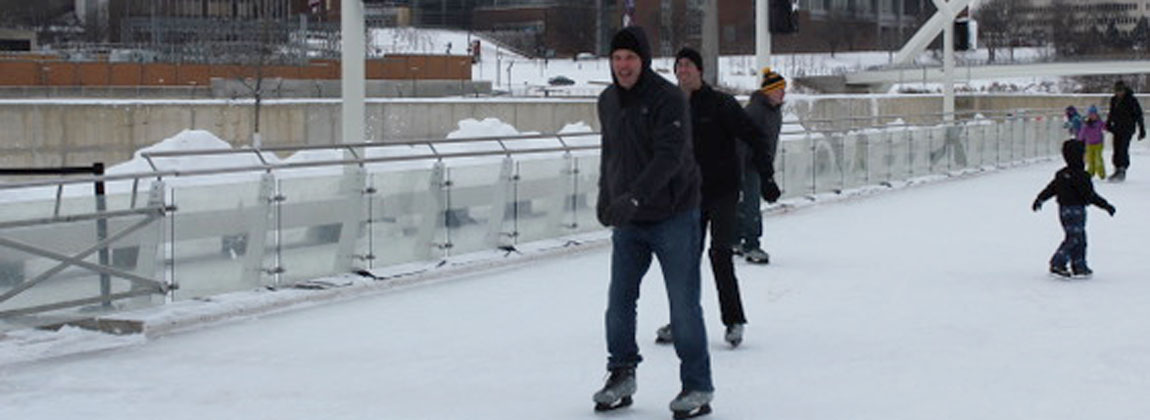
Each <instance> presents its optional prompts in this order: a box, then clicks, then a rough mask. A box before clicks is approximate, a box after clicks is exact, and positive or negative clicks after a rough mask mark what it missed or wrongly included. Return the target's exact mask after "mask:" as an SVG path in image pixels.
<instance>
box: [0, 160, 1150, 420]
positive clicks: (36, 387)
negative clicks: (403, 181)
mask: <svg viewBox="0 0 1150 420" xmlns="http://www.w3.org/2000/svg"><path fill="white" fill-rule="evenodd" d="M1144 149H1145V147H1144V145H1141V144H1139V145H1138V150H1139V153H1137V154H1136V155H1135V156H1134V162H1133V165H1132V168H1133V169H1132V172H1131V173H1130V178H1129V180H1128V181H1127V182H1126V183H1124V184H1109V183H1101V182H1100V183H1097V184H1096V186H1097V188H1098V189H1099V191H1100V192H1101V194H1103V195H1104V196H1105V197H1106V198H1108V199H1110V200H1111V202H1113V203H1114V204H1115V205H1116V206H1117V207H1118V213H1117V215H1116V217H1114V218H1110V217H1108V216H1106V215H1105V213H1104V212H1101V211H1098V210H1096V209H1092V210H1090V213H1089V221H1088V227H1087V229H1088V232H1089V238H1090V239H1089V240H1090V247H1089V253H1090V254H1089V259H1090V262H1091V265H1092V266H1093V268H1094V270H1095V273H1096V274H1095V277H1094V278H1093V279H1091V280H1075V281H1063V280H1054V279H1052V278H1050V277H1049V276H1048V275H1047V274H1046V272H1045V270H1046V263H1047V259H1048V258H1049V255H1050V253H1051V251H1052V250H1053V249H1054V247H1055V246H1056V245H1057V243H1058V241H1060V240H1061V236H1062V235H1061V230H1060V229H1059V227H1058V221H1057V211H1056V208H1057V206H1056V204H1055V203H1054V202H1048V203H1047V205H1046V207H1045V208H1044V209H1043V210H1042V211H1041V212H1039V213H1033V212H1031V211H1030V209H1029V206H1030V202H1031V200H1032V199H1033V197H1034V195H1035V194H1036V193H1037V191H1038V190H1039V189H1041V188H1042V187H1043V186H1044V185H1045V184H1046V183H1047V182H1048V181H1049V179H1050V178H1051V176H1052V174H1053V172H1054V171H1055V170H1056V169H1058V167H1059V166H1060V165H1059V164H1058V163H1056V162H1049V163H1042V164H1037V165H1032V166H1024V167H1018V168H1014V169H1007V170H1002V171H995V172H991V173H988V174H985V175H976V176H972V177H966V178H959V179H955V180H952V181H947V182H941V183H934V184H927V185H921V186H917V187H912V188H905V189H900V190H896V191H892V192H889V193H886V194H881V195H877V196H871V197H870V198H863V199H850V200H844V201H839V202H836V203H832V204H822V205H817V206H813V207H804V208H802V209H801V210H797V211H793V212H787V213H781V214H772V215H769V216H768V217H767V218H766V224H765V231H766V232H767V235H766V239H767V241H766V245H767V249H768V250H769V251H770V252H771V253H772V254H773V257H774V258H772V265H770V266H751V265H747V264H742V263H740V264H738V265H737V270H738V273H739V275H740V278H741V285H742V289H743V290H742V291H743V297H744V300H745V304H746V306H747V311H748V318H749V320H750V324H749V325H748V332H747V341H746V342H745V343H744V345H743V346H742V347H740V348H738V349H736V350H731V349H729V348H728V347H727V346H726V345H725V344H724V343H723V342H722V341H721V333H720V331H721V326H720V324H719V320H718V312H717V308H716V297H715V295H714V289H713V287H712V286H711V284H712V282H711V276H710V274H709V268H708V267H707V266H706V265H704V268H703V270H704V275H703V282H704V288H703V290H704V295H703V306H704V311H705V312H706V316H707V320H708V322H707V326H708V327H709V334H710V349H711V353H712V363H713V367H714V376H715V383H716V386H717V388H718V389H717V393H716V397H715V402H714V407H715V413H713V414H712V415H711V416H710V417H709V418H711V419H715V420H719V419H757V418H779V419H861V420H865V419H876V420H879V419H881V420H899V419H908V420H909V419H914V420H918V419H1004V420H1005V419H1010V420H1015V419H1068V420H1069V419H1074V420H1077V419H1083V418H1099V419H1108V420H1109V419H1141V418H1144V416H1145V413H1146V412H1147V411H1150V400H1147V399H1146V398H1145V395H1146V394H1147V392H1148V391H1150V336H1148V335H1147V334H1145V329H1146V328H1145V325H1144V323H1145V320H1146V319H1148V318H1150V307H1148V306H1147V305H1145V302H1144V301H1145V299H1144V296H1145V295H1146V294H1147V293H1150V283H1147V282H1146V281H1144V280H1145V275H1144V273H1143V271H1144V264H1143V262H1144V260H1145V258H1144V253H1145V252H1144V251H1143V249H1144V246H1143V245H1144V244H1143V242H1144V238H1146V237H1150V225H1148V224H1146V223H1145V221H1144V217H1142V216H1141V215H1144V214H1146V213H1147V212H1150V194H1147V189H1148V188H1150V170H1140V169H1139V168H1143V169H1145V168H1147V167H1150V159H1147V154H1146V153H1145V151H1144ZM608 266H609V251H608V249H607V248H606V247H604V248H602V249H599V250H593V251H590V252H586V253H583V254H578V255H572V256H566V257H563V258H553V259H546V260H540V261H537V262H535V263H533V264H530V265H527V266H516V267H507V268H495V269H489V270H471V271H470V272H469V273H466V274H461V275H458V276H453V277H451V278H448V279H445V280H441V281H436V282H431V283H425V284H422V285H418V286H409V287H403V288H399V289H396V290H392V291H389V292H385V293H378V294H372V295H370V296H365V297H362V298H359V299H354V300H346V301H341V302H339V303H337V304H331V305H321V306H312V307H308V308H305V309H300V310H297V311H289V312H280V313H276V314H271V315H264V316H260V317H251V318H243V319H239V320H236V321H234V322H230V323H226V324H223V325H215V326H213V327H211V328H203V329H199V330H192V331H186V332H183V333H177V334H172V335H167V336H163V337H161V338H159V339H155V340H149V341H146V342H139V343H135V344H134V345H130V346H128V347H122V348H119V349H116V350H109V351H103V352H100V353H95V354H86V355H77V356H72V357H67V358H57V359H50V360H43V361H39V362H30V363H22V364H0V418H5V419H8V418H11V419H72V418H85V419H116V420H130V419H151V418H155V416H157V415H161V416H163V417H164V418H167V419H196V420H199V419H205V418H250V419H276V420H292V419H301V420H304V419H306V420H313V419H316V418H330V419H368V418H371V419H380V418H382V419H459V418H467V419H478V420H484V419H501V420H502V419H541V418H546V419H558V420H564V419H587V418H599V417H602V416H597V415H595V414H593V413H592V410H591V407H592V403H591V399H590V396H591V393H592V392H593V391H594V390H595V389H596V388H598V387H599V386H600V385H601V383H602V380H603V378H604V373H605V372H604V371H603V366H604V363H605V356H606V354H605V348H604V347H605V345H604V340H603V323H602V316H603V310H604V307H605V304H606V290H605V289H606V285H607V275H608ZM642 295H643V297H642V299H641V300H640V306H639V332H640V336H639V337H638V338H639V342H640V346H641V349H642V352H643V355H644V357H645V362H644V363H643V364H642V365H641V366H640V368H639V373H638V379H639V392H638V394H637V395H636V402H635V405H634V406H633V407H631V408H629V409H626V410H624V411H621V412H618V413H614V414H610V415H607V417H610V418H616V419H648V418H669V417H670V413H669V412H668V411H667V408H666V404H667V402H668V401H669V400H670V399H671V398H672V397H673V396H674V395H675V393H676V392H678V390H679V388H678V380H677V369H676V366H677V362H676V359H675V356H674V351H673V350H672V349H671V348H669V347H664V346H657V345H655V344H653V343H652V341H653V335H654V330H655V329H656V328H657V327H658V326H660V325H662V324H663V323H664V322H666V311H667V306H666V299H665V297H664V292H663V289H662V283H661V279H660V274H659V272H658V269H657V267H653V268H652V271H651V272H650V273H649V274H648V276H647V278H646V281H645V282H644V285H643V294H642ZM65 334H72V332H65ZM0 357H8V356H7V355H6V354H3V355H0Z"/></svg>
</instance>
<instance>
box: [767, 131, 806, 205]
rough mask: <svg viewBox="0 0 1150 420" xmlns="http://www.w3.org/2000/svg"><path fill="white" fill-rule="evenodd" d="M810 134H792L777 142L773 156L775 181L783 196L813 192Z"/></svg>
mask: <svg viewBox="0 0 1150 420" xmlns="http://www.w3.org/2000/svg"><path fill="white" fill-rule="evenodd" d="M812 137H813V135H811V136H793V137H791V138H788V139H787V140H786V141H780V142H779V149H778V155H777V156H775V182H776V183H778V184H779V188H780V189H782V190H783V197H784V198H790V197H802V196H804V195H808V194H811V193H813V192H814V178H813V177H814V167H815V166H814V162H813V161H812V160H813V157H814V154H812V153H811V148H812V146H811V145H812V144H813V142H814V140H813V138H812Z"/></svg>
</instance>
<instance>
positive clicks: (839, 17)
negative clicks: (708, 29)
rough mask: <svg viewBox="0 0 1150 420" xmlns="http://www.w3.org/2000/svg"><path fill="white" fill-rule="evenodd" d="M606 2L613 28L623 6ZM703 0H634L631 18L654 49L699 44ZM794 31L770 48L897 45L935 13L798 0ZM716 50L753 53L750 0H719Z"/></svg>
mask: <svg viewBox="0 0 1150 420" xmlns="http://www.w3.org/2000/svg"><path fill="white" fill-rule="evenodd" d="M615 3H616V4H609V5H607V8H609V9H610V8H612V7H613V8H614V10H610V11H609V13H607V14H606V15H605V16H602V17H601V19H603V22H604V23H605V24H606V25H608V26H610V27H611V28H613V29H612V30H616V29H618V27H619V25H620V23H621V20H620V19H619V18H618V17H620V16H622V14H623V11H622V9H621V8H620V5H619V4H618V3H619V2H615ZM703 5H704V1H703V0H635V12H634V19H635V22H636V23H637V24H638V25H640V26H643V27H644V28H645V29H646V30H647V34H648V36H650V38H651V44H652V48H653V49H654V50H655V53H656V54H659V55H664V56H665V55H672V54H674V52H675V51H677V50H678V49H679V48H680V47H682V46H684V45H692V46H696V47H697V46H699V45H701V44H702V42H701V40H702V38H701V32H702V10H703ZM796 6H797V7H798V10H799V13H798V17H799V32H798V33H796V34H788V35H776V36H773V37H772V44H771V45H772V48H771V51H772V52H776V53H778V52H829V51H849V50H890V49H897V48H899V47H901V46H902V44H903V43H904V42H905V41H906V39H908V38H909V37H910V36H911V35H913V34H914V32H915V31H916V30H917V29H918V26H919V24H920V23H921V22H923V21H924V20H925V19H926V18H929V16H930V15H931V14H933V13H934V11H935V7H934V5H933V3H931V0H798V1H797V2H796ZM719 45H720V48H721V52H720V53H721V54H754V48H755V0H723V1H720V2H719Z"/></svg>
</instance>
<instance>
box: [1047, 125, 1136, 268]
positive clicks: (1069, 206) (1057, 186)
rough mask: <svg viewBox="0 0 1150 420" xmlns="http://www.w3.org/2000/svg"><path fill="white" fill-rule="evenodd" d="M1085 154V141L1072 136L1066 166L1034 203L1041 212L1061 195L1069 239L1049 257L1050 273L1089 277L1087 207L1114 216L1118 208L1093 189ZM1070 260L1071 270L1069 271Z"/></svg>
mask: <svg viewBox="0 0 1150 420" xmlns="http://www.w3.org/2000/svg"><path fill="white" fill-rule="evenodd" d="M1084 153H1085V150H1084V147H1083V145H1082V142H1080V141H1076V140H1073V139H1072V140H1067V141H1065V142H1063V143H1062V157H1063V158H1064V159H1066V167H1065V168H1062V169H1059V170H1058V172H1056V173H1055V174H1054V180H1053V181H1050V184H1048V185H1047V186H1046V188H1045V189H1043V190H1042V192H1040V193H1038V198H1035V199H1034V204H1033V205H1032V206H1031V208H1032V209H1034V211H1038V210H1040V209H1042V203H1043V202H1045V201H1046V200H1049V199H1050V197H1055V196H1057V197H1058V217H1059V219H1061V221H1062V230H1063V231H1064V232H1066V239H1063V240H1062V244H1061V245H1059V246H1058V250H1057V251H1055V252H1054V256H1053V257H1051V258H1050V272H1051V273H1053V274H1056V275H1059V276H1062V277H1070V276H1071V275H1073V276H1076V277H1087V276H1090V274H1091V273H1092V272H1093V271H1092V270H1090V267H1087V266H1086V206H1087V205H1089V204H1093V205H1096V206H1098V207H1100V208H1102V209H1104V210H1106V212H1107V213H1110V216H1114V212H1115V210H1116V209H1115V208H1114V206H1112V205H1110V203H1108V202H1106V199H1104V198H1102V196H1099V195H1098V194H1097V193H1095V192H1094V184H1092V183H1091V182H1090V175H1089V174H1087V173H1086V170H1085V167H1084V166H1085V165H1084V163H1083V162H1082V155H1083V154H1084ZM1067 262H1069V263H1070V270H1071V271H1067V270H1066V263H1067Z"/></svg>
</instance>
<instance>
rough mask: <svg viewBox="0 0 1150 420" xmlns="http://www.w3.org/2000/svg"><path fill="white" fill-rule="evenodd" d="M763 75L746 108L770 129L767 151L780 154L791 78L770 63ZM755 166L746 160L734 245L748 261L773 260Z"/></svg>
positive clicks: (748, 114)
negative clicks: (765, 234) (765, 245)
mask: <svg viewBox="0 0 1150 420" xmlns="http://www.w3.org/2000/svg"><path fill="white" fill-rule="evenodd" d="M761 75H762V79H761V80H762V83H761V84H760V88H759V90H757V91H755V92H754V93H753V94H751V100H750V101H749V102H748V103H747V107H746V112H747V116H749V117H750V118H751V121H753V122H754V123H755V125H757V126H758V128H759V129H760V130H762V131H763V132H764V133H766V138H767V151H768V153H769V154H770V156H772V157H774V156H777V155H778V148H779V131H780V129H781V128H782V125H783V112H782V111H783V100H784V98H785V97H786V93H787V79H786V78H784V77H783V76H782V75H781V74H779V73H778V72H776V71H774V70H773V69H771V68H770V67H763V70H762V72H761ZM743 152H746V151H745V150H744V151H743ZM743 156H744V158H745V159H750V157H751V153H743ZM772 163H773V162H772ZM754 168H755V166H754V165H753V164H752V163H751V162H750V161H744V162H743V194H742V197H743V198H744V199H743V200H740V201H739V212H738V224H737V226H738V227H737V233H736V234H735V243H734V244H732V248H733V250H734V253H735V255H742V256H743V257H745V258H746V259H747V262H750V263H755V264H769V263H770V261H771V256H770V254H767V252H766V251H763V249H762V244H761V243H760V242H759V238H760V237H762V236H763V214H762V212H761V209H760V207H759V199H758V194H759V190H760V189H761V186H762V182H763V180H762V179H760V176H759V173H758V171H755V170H754ZM772 182H773V181H772Z"/></svg>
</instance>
